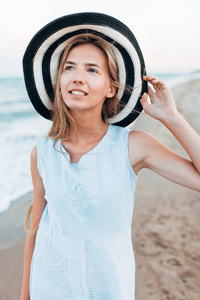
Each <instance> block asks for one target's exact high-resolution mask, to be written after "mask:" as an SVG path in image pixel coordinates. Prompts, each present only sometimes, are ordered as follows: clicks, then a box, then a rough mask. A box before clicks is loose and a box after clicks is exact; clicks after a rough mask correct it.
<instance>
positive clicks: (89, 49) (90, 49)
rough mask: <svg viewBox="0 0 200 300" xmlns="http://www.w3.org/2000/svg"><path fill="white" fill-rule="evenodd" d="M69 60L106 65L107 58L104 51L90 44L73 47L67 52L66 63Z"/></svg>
mask: <svg viewBox="0 0 200 300" xmlns="http://www.w3.org/2000/svg"><path fill="white" fill-rule="evenodd" d="M71 59H76V60H77V61H82V60H84V61H87V60H89V61H94V62H95V61H96V62H99V63H105V62H106V63H107V57H106V54H105V53H104V51H103V50H102V49H100V48H99V47H97V46H95V45H92V44H81V45H77V46H75V47H73V48H72V49H71V50H70V51H69V53H68V55H67V57H66V61H68V60H71ZM89 61H88V62H89Z"/></svg>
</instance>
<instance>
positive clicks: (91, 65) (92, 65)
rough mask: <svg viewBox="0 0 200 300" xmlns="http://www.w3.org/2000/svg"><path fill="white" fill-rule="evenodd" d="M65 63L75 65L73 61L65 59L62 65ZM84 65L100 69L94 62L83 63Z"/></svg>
mask: <svg viewBox="0 0 200 300" xmlns="http://www.w3.org/2000/svg"><path fill="white" fill-rule="evenodd" d="M66 64H69V65H76V63H75V62H73V61H69V60H68V61H66V62H65V64H64V65H66ZM85 66H87V67H97V68H99V69H101V67H100V66H99V65H97V64H95V63H85Z"/></svg>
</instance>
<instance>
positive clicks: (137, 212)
mask: <svg viewBox="0 0 200 300" xmlns="http://www.w3.org/2000/svg"><path fill="white" fill-rule="evenodd" d="M172 92H173V94H174V97H175V99H176V104H177V108H178V110H179V112H180V113H181V114H182V115H183V116H184V117H185V119H186V120H187V121H188V122H189V124H190V125H191V126H192V127H193V128H194V129H195V130H196V131H197V133H200V122H199V117H200V99H199V94H200V79H199V80H198V79H194V80H190V81H188V82H184V83H182V84H181V83H180V84H178V85H176V86H175V87H174V88H173V89H172ZM191 103H192V104H191ZM132 128H134V129H140V130H145V131H147V132H149V133H151V134H153V135H154V136H155V137H157V138H158V139H160V140H161V141H162V142H163V143H164V144H165V145H166V146H168V147H169V148H170V149H171V150H173V151H175V152H176V153H178V154H180V155H182V156H185V157H187V154H186V153H185V152H184V150H183V149H182V148H181V146H180V145H179V143H178V142H177V141H176V139H175V138H174V137H173V136H172V135H171V133H170V132H169V131H168V130H167V129H166V128H164V126H160V123H159V122H158V121H156V120H153V119H152V118H150V117H148V116H147V115H145V114H141V115H140V117H139V118H138V119H137V122H135V123H134V124H132ZM144 187H145V188H144ZM32 196H33V192H30V193H28V194H26V195H24V196H22V197H20V198H18V199H17V200H14V201H12V202H11V205H10V207H9V209H8V210H6V211H4V212H1V213H0V245H1V248H2V249H3V248H4V250H1V252H0V253H1V255H0V266H1V271H0V283H1V284H0V294H1V297H2V299H8V300H14V299H16V298H17V299H18V298H19V296H20V291H21V284H22V276H23V261H24V246H25V238H26V232H25V229H24V225H23V221H24V219H25V215H26V211H25V212H23V213H21V214H20V215H18V216H14V215H11V214H10V213H11V211H12V210H13V209H14V208H15V207H17V206H18V205H19V204H21V203H23V202H26V201H27V200H29V199H32ZM29 205H30V203H28V206H29ZM26 206H27V205H25V207H26ZM22 209H23V207H22V208H19V211H20V210H22ZM199 211H200V194H199V193H198V192H195V191H192V190H189V189H187V188H184V187H181V186H178V185H176V184H174V183H172V182H169V181H167V180H166V179H164V178H161V177H159V176H158V175H157V174H155V173H153V172H150V171H149V170H142V171H141V174H140V176H139V178H138V183H137V188H136V193H135V207H134V212H133V221H132V242H133V249H134V254H135V260H136V300H144V299H148V300H160V299H171V300H178V299H181V300H191V299H192V300H198V299H199V294H200V286H199V278H200V253H199V249H200V229H199V228H200V219H199ZM15 213H17V212H15ZM19 224H21V225H20V226H18V225H19ZM144 283H145V284H144Z"/></svg>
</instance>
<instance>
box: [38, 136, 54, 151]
mask: <svg viewBox="0 0 200 300" xmlns="http://www.w3.org/2000/svg"><path fill="white" fill-rule="evenodd" d="M54 142H55V140H54V139H52V138H49V137H47V136H45V137H40V138H38V139H37V144H36V147H37V151H38V152H40V153H41V152H42V153H43V152H47V151H50V150H51V149H52V148H53V146H54Z"/></svg>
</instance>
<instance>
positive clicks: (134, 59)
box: [23, 12, 147, 127]
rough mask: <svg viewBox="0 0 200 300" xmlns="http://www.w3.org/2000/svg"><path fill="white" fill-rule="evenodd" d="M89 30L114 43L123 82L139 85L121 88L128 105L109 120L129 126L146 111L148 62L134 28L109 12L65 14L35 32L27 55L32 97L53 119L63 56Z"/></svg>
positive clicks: (27, 79) (25, 66) (42, 112)
mask: <svg viewBox="0 0 200 300" xmlns="http://www.w3.org/2000/svg"><path fill="white" fill-rule="evenodd" d="M85 32H87V33H92V34H94V35H97V36H100V37H101V38H103V39H105V40H106V41H107V42H110V44H111V47H112V49H113V52H114V54H115V56H116V61H117V64H118V67H119V80H120V83H121V84H122V86H124V87H125V85H128V86H130V87H132V88H134V87H136V88H135V89H133V90H132V92H131V93H130V92H129V93H128V92H127V91H125V89H124V90H122V89H120V90H119V91H118V98H119V99H120V101H122V102H123V103H124V104H126V105H125V106H124V107H122V108H121V110H120V111H119V113H118V114H117V115H116V116H115V117H114V118H111V119H109V120H108V121H109V123H110V124H115V125H118V126H122V127H125V126H127V125H129V124H130V123H132V122H133V121H134V119H136V118H137V116H138V115H139V113H140V112H141V111H142V106H141V104H140V101H139V99H140V97H141V95H142V94H143V93H144V92H147V82H146V81H143V82H142V77H143V75H145V74H146V73H145V63H144V59H143V55H142V52H141V50H140V47H139V45H138V42H137V40H136V38H135V36H134V35H133V33H132V31H131V30H130V29H129V28H128V27H127V26H126V25H124V24H123V23H122V22H120V21H119V20H117V19H115V18H113V17H111V16H108V15H105V14H101V13H93V12H84V13H77V14H71V15H67V16H63V17H61V18H58V19H56V20H54V21H52V22H50V23H49V24H47V25H46V26H45V27H43V28H42V29H41V30H40V31H38V32H37V33H36V34H35V36H34V37H33V38H32V40H31V41H30V43H29V45H28V47H27V49H26V51H25V54H24V57H23V72H24V79H25V85H26V89H27V92H28V95H29V98H30V100H31V102H32V104H33V106H34V108H35V109H36V111H37V112H38V113H39V114H40V115H42V116H43V117H44V118H46V119H51V118H52V102H53V95H54V85H55V82H56V77H57V71H58V65H59V61H60V57H61V55H62V53H63V51H64V49H65V47H66V45H67V43H68V42H69V41H70V39H71V38H73V37H74V36H76V35H78V34H81V33H85ZM141 82H142V84H141ZM127 104H128V105H127Z"/></svg>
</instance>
